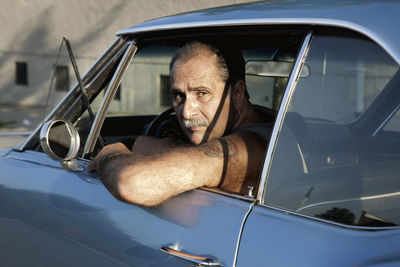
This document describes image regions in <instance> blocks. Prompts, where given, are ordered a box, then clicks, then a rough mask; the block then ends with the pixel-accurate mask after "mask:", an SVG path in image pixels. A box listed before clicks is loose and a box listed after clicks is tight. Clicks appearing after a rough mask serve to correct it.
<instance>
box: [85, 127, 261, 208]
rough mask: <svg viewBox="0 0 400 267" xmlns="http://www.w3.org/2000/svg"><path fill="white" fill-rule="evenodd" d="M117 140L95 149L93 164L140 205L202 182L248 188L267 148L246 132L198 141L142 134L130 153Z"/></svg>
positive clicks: (114, 188) (118, 193)
mask: <svg viewBox="0 0 400 267" xmlns="http://www.w3.org/2000/svg"><path fill="white" fill-rule="evenodd" d="M121 145H122V144H119V145H118V144H117V145H111V147H113V146H115V147H117V148H115V149H110V148H107V147H106V148H104V149H103V150H108V151H107V153H103V151H101V152H100V153H99V155H98V157H96V159H95V160H94V163H91V164H92V166H96V167H97V168H96V167H92V169H96V170H97V171H98V172H99V175H100V178H101V179H102V181H103V183H104V184H105V186H106V187H107V188H108V190H109V191H110V192H111V193H112V194H113V195H114V196H115V197H117V198H118V199H121V200H124V201H126V202H130V203H134V204H140V205H144V206H154V205H157V204H159V203H161V202H163V201H165V200H166V199H168V198H170V197H172V196H175V195H177V194H180V193H182V192H185V191H189V190H192V189H194V188H198V187H202V186H208V187H216V186H218V185H220V187H221V188H222V189H225V190H228V191H232V192H246V190H247V186H246V185H247V184H246V183H250V184H253V183H254V179H258V176H259V172H260V167H261V164H262V161H263V156H264V151H265V147H266V144H265V141H264V140H263V139H262V138H261V137H259V136H258V135H257V134H254V133H246V132H242V133H237V134H232V135H229V136H226V137H222V138H219V139H215V140H211V141H209V142H207V143H204V144H201V145H198V146H188V145H180V144H176V143H173V142H172V143H171V141H168V140H165V139H155V138H150V137H145V138H141V139H139V140H138V141H137V143H135V146H134V148H133V153H131V152H130V151H129V150H127V149H126V150H124V149H122V148H121V147H120V146H121ZM157 151H158V153H155V152H157ZM113 154H115V156H112V155H113ZM96 162H97V164H96Z"/></svg>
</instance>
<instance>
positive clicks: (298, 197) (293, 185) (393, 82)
mask: <svg viewBox="0 0 400 267" xmlns="http://www.w3.org/2000/svg"><path fill="white" fill-rule="evenodd" d="M353 36H355V34H353ZM305 64H307V66H308V67H309V71H310V75H309V76H308V77H301V78H299V80H298V83H297V86H296V88H295V90H294V92H293V95H292V98H291V100H290V102H289V106H288V110H287V113H286V115H285V118H284V121H283V124H282V128H281V132H280V135H279V136H278V140H277V144H276V147H275V151H274V154H273V158H272V162H271V166H270V171H269V177H268V182H267V187H266V190H265V195H264V203H266V204H269V205H273V206H278V207H281V208H285V209H289V210H292V211H297V212H299V213H302V214H305V215H309V216H314V217H318V218H324V219H328V220H332V221H335V222H339V223H344V224H349V225H360V226H386V225H398V224H400V216H399V209H398V207H399V206H400V205H399V204H400V203H399V201H400V194H399V193H398V192H399V191H400V183H399V179H397V178H398V176H399V174H400V167H398V166H400V165H399V164H397V163H396V162H398V159H399V157H400V150H399V149H396V148H398V147H399V145H400V143H399V142H400V141H399V140H400V135H399V130H400V128H399V123H398V115H396V116H393V117H392V119H391V120H390V121H389V122H388V116H392V115H391V114H394V111H395V109H396V108H397V106H398V104H399V103H396V102H398V100H397V101H396V100H395V99H399V96H398V95H397V97H395V96H396V94H398V93H396V91H399V89H400V88H398V87H399V86H400V84H398V82H397V80H398V73H397V71H398V69H399V66H398V64H397V63H396V62H395V61H394V60H393V59H392V58H391V57H390V56H389V55H388V54H387V52H385V51H384V50H383V49H382V48H381V47H379V46H378V45H377V44H376V43H374V42H372V41H370V40H368V39H364V38H361V37H357V36H356V37H352V36H351V35H349V34H346V35H341V34H335V35H327V34H316V35H315V36H314V38H313V40H312V42H311V45H310V48H309V52H308V56H307V58H306V61H305ZM382 123H386V124H385V125H386V126H385V127H383V128H382V127H381V125H382ZM381 128H382V130H381ZM389 129H390V131H389Z"/></svg>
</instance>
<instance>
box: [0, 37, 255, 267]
mask: <svg viewBox="0 0 400 267" xmlns="http://www.w3.org/2000/svg"><path fill="white" fill-rule="evenodd" d="M134 52H135V46H134V44H132V43H130V44H127V43H126V42H124V41H122V40H121V39H119V40H118V41H117V42H116V44H114V46H112V47H111V48H110V50H109V51H108V52H107V53H106V54H105V55H104V56H103V58H102V59H100V60H99V61H98V63H96V64H95V67H94V68H93V69H94V70H93V69H92V71H91V72H89V73H88V74H87V75H86V76H85V77H86V78H84V79H83V80H84V83H85V86H86V88H85V89H86V97H87V98H88V99H89V100H90V101H92V107H91V108H92V109H93V111H92V113H94V115H99V114H100V113H102V112H104V111H103V109H104V108H105V107H104V104H102V103H100V104H98V103H99V102H101V101H97V100H93V99H92V98H93V97H95V96H96V95H98V96H99V97H100V98H101V99H100V100H102V99H105V98H107V96H108V95H107V93H106V96H105V98H102V96H103V94H99V93H95V92H93V91H94V90H95V89H94V88H100V87H101V88H102V87H104V88H105V90H107V88H108V89H109V90H112V88H113V86H114V85H115V84H116V83H118V82H119V81H118V77H121V76H122V74H123V73H121V72H122V70H123V66H124V64H127V63H129V61H130V59H131V57H132V56H133V54H134ZM109 54H113V55H111V56H110V55H109ZM114 71H115V74H114ZM93 72H94V73H93ZM104 73H105V74H104ZM108 73H111V74H108ZM103 76H105V77H103ZM115 77H117V78H115ZM91 79H92V80H91ZM122 86H124V84H122ZM96 101H97V102H96ZM102 101H103V102H104V101H106V100H102ZM87 108H88V107H87V104H86V102H85V101H84V99H83V96H82V95H81V93H80V88H79V87H76V88H75V89H74V90H72V91H71V92H70V93H69V94H68V95H67V96H66V97H65V98H64V100H63V102H62V103H61V104H60V105H58V106H57V107H56V108H55V109H54V111H53V113H51V114H50V115H49V117H48V119H49V118H50V119H51V118H62V119H64V120H67V121H72V122H74V121H75V123H74V124H75V125H74V127H76V129H78V131H79V133H80V136H81V141H82V144H83V146H81V149H80V153H83V154H84V153H85V152H84V151H85V149H87V146H85V145H87V143H88V142H89V141H87V140H89V139H88V136H92V135H93V132H90V133H88V132H89V129H90V126H91V123H90V122H91V120H93V119H94V118H93V117H92V118H91V115H90V114H89V113H90V112H88V111H87V110H86V111H85V112H83V113H82V110H85V109H87ZM112 108H113V107H112V105H111V108H110V109H112ZM81 114H82V115H81ZM77 117H79V118H77ZM92 131H93V130H92ZM115 132H118V130H117V129H116V130H115ZM102 133H104V132H102ZM46 134H47V133H46V131H45V135H46ZM63 134H65V135H63V136H62V138H61V137H59V136H58V137H57V138H56V139H57V140H63V142H64V141H65V143H69V140H68V138H69V137H68V134H66V132H64V133H63ZM66 136H67V138H66ZM47 137H49V136H47ZM100 138H102V140H103V142H104V141H106V142H109V141H110V139H109V138H108V139H107V136H104V138H103V137H100ZM50 139H51V138H49V140H50ZM41 140H42V141H43V138H41ZM96 140H99V138H95V142H94V143H95V146H94V149H96V148H97V145H96ZM70 143H71V144H72V142H70ZM78 143H79V142H78ZM38 146H39V133H38V131H36V132H35V133H33V134H32V136H31V137H30V139H28V140H27V142H26V143H25V144H23V145H22V148H15V149H12V150H9V151H2V156H1V159H0V169H1V170H2V172H1V175H0V182H1V185H0V199H1V201H0V214H1V218H0V224H1V227H0V228H1V230H0V231H1V234H0V235H1V236H2V239H1V240H2V241H1V244H0V246H1V249H0V251H1V252H0V253H1V258H2V264H6V265H7V266H24V265H29V266H31V265H36V266H189V265H193V264H201V263H206V264H208V265H213V264H214V265H222V266H232V265H233V263H234V260H235V255H236V249H237V244H238V237H239V235H240V231H241V227H242V223H243V219H244V218H245V216H246V214H247V212H248V211H249V208H250V206H251V203H252V201H253V199H252V198H249V197H237V196H236V197H232V195H229V194H223V193H221V192H219V193H216V192H213V191H211V190H205V189H198V190H193V191H191V192H187V193H185V194H181V195H179V196H177V197H175V198H173V199H171V200H168V201H166V202H165V203H163V204H161V205H159V206H157V207H153V208H144V207H139V206H135V205H130V204H126V203H123V202H121V201H119V200H117V199H115V198H114V197H113V196H112V195H111V194H110V193H109V192H108V191H107V190H106V188H105V187H104V186H103V184H102V183H101V181H100V180H99V179H98V177H97V174H96V173H90V172H88V171H87V165H88V162H89V161H88V159H87V158H84V157H79V158H75V159H73V160H72V161H65V162H61V163H60V160H54V159H50V158H49V157H48V156H47V155H46V153H44V152H43V151H42V149H41V148H40V147H38ZM71 146H72V145H71ZM67 151H68V149H67ZM71 162H74V163H73V164H72V163H71ZM71 166H75V168H71Z"/></svg>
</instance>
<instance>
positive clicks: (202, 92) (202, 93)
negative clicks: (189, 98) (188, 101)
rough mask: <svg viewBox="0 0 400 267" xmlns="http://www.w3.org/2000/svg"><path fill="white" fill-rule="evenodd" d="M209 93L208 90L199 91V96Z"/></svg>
mask: <svg viewBox="0 0 400 267" xmlns="http://www.w3.org/2000/svg"><path fill="white" fill-rule="evenodd" d="M207 94H208V92H206V91H199V92H197V96H200V97H202V96H206V95H207Z"/></svg>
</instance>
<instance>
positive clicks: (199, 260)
mask: <svg viewBox="0 0 400 267" xmlns="http://www.w3.org/2000/svg"><path fill="white" fill-rule="evenodd" d="M161 251H162V252H165V253H167V254H169V255H171V256H175V257H178V258H180V259H184V260H187V261H190V262H193V263H194V264H195V266H221V264H220V263H219V262H217V261H215V260H214V259H210V258H206V257H203V256H197V255H191V254H189V253H185V252H182V251H179V250H176V249H172V248H170V247H166V246H165V247H162V248H161Z"/></svg>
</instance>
